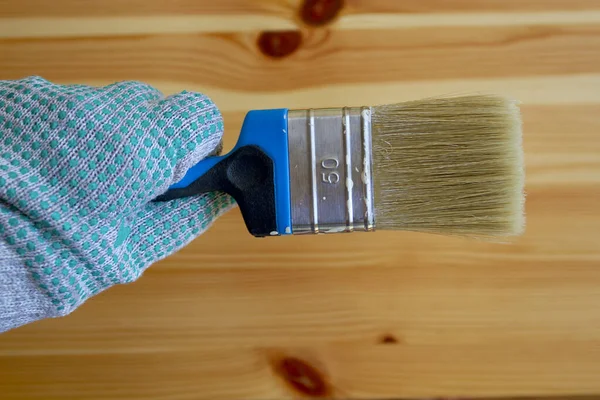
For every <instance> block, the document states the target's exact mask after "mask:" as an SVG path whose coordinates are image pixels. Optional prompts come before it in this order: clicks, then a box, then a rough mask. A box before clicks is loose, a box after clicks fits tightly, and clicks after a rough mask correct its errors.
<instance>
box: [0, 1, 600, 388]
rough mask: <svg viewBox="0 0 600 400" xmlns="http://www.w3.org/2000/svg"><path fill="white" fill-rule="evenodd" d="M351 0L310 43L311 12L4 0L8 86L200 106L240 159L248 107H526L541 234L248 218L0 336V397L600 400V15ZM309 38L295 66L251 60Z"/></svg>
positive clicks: (235, 215)
mask: <svg viewBox="0 0 600 400" xmlns="http://www.w3.org/2000/svg"><path fill="white" fill-rule="evenodd" d="M346 3H347V4H346V7H345V8H344V10H343V11H342V15H341V17H340V18H339V19H338V20H336V21H335V23H334V25H332V26H328V27H326V28H321V29H309V28H306V27H303V26H302V24H301V23H300V22H299V21H298V19H297V8H298V6H299V4H300V1H296V0H263V1H243V0H224V1H204V0H194V1H189V0H179V1H161V0H145V1H139V0H129V1H121V0H108V1H99V0H97V1H96V0H95V1H86V2H82V1H78V0H57V1H55V2H46V1H40V0H26V1H16V0H0V79H15V78H19V77H22V76H25V75H32V74H36V75H41V76H44V77H46V78H48V79H51V80H53V81H56V82H62V83H74V82H77V83H88V84H94V85H104V84H108V83H111V82H113V81H116V80H124V79H136V80H144V81H147V82H148V83H151V84H154V85H156V86H157V87H158V88H159V89H161V90H162V91H163V92H164V93H166V94H170V93H174V92H177V91H180V90H183V89H187V90H198V91H202V92H205V93H207V94H208V95H209V96H211V97H212V98H213V99H214V100H215V101H216V102H217V104H218V105H219V107H220V109H221V110H222V111H223V113H224V119H225V125H226V137H225V147H227V148H231V147H232V146H233V144H234V143H235V139H236V137H237V133H238V132H239V128H240V126H241V124H242V119H243V116H244V114H245V111H246V110H248V109H253V108H268V107H280V106H288V107H310V106H314V107H324V106H340V105H360V104H376V103H385V102H393V101H403V100H409V99H411V98H417V97H426V96H432V95H439V94H448V93H464V92H474V91H490V92H499V93H503V94H508V95H512V96H514V97H517V98H519V99H521V100H522V101H523V107H522V111H523V118H524V132H525V138H524V140H525V151H526V162H527V191H528V197H527V218H528V220H527V221H528V226H527V232H526V234H525V235H524V236H523V237H522V238H520V239H518V240H517V241H516V242H515V243H512V244H507V245H497V244H488V243H480V242H472V241H467V240H461V239H456V238H445V237H438V236H429V235H424V234H409V233H398V232H376V233H372V234H352V235H332V236H325V237H293V238H277V239H265V240H257V239H254V238H252V237H250V236H249V235H248V234H247V232H246V230H245V228H244V225H243V222H242V221H241V217H240V215H239V212H238V211H237V210H234V211H232V212H230V213H229V214H227V215H226V216H224V217H223V218H221V219H220V220H219V221H218V222H217V223H215V225H214V226H213V227H212V228H211V229H210V231H209V232H208V233H206V234H205V235H203V236H202V237H201V238H199V239H197V240H196V241H194V242H193V243H192V244H190V245H189V246H188V247H187V248H185V249H184V250H182V251H180V252H179V253H177V254H175V255H173V256H171V257H169V258H168V259H167V260H164V261H163V262H160V263H158V264H157V265H155V266H153V267H152V268H150V269H149V270H148V271H147V272H146V273H145V274H144V276H143V277H142V278H141V279H140V280H139V281H138V282H136V283H134V284H131V285H126V286H119V287H115V288H112V289H110V290H108V291H107V292H105V293H102V294H100V295H99V296H97V297H96V298H94V299H92V300H90V301H89V302H88V303H86V304H85V305H84V306H82V307H81V308H80V309H79V310H77V311H76V312H74V313H73V314H72V315H71V316H69V317H66V318H62V319H57V320H47V321H41V322H38V323H35V324H32V325H29V326H25V327H23V328H20V329H17V330H15V331H12V332H8V333H7V334H4V335H2V336H0V398H2V399H44V400H47V399H61V400H62V399H71V398H72V399H161V400H162V399H251V400H254V399H256V400H265V399H284V398H285V399H287V398H289V399H292V398H298V397H301V396H303V393H302V392H301V391H298V385H300V386H301V385H305V384H306V382H305V381H306V380H308V383H309V384H310V385H312V386H311V387H312V389H314V391H313V392H312V393H313V397H319V396H321V397H326V398H344V399H374V398H407V397H443V396H466V397H487V396H489V397H498V396H525V395H528V396H548V395H564V396H570V395H593V394H600V380H599V379H598V376H600V209H599V208H598V198H600V137H599V136H598V135H599V132H600V119H599V118H598V115H600V3H599V2H597V1H595V0H573V1H568V0H549V1H541V0H523V1H516V0H505V1H499V0H489V1H476V0H455V1H441V0H440V1H438V0H435V1H427V2H424V1H413V0H407V1H402V2H398V1H393V0H374V1H366V0H348V1H347V2H346ZM205 22H206V23H205ZM299 26H300V27H301V28H299V29H301V30H302V32H303V35H304V43H303V45H302V46H301V48H300V49H299V50H298V51H297V52H296V53H294V54H292V55H291V56H289V57H286V58H284V59H281V60H273V59H270V58H268V57H265V56H264V55H262V54H261V53H260V51H258V49H257V48H256V38H257V36H258V34H259V32H260V31H261V30H265V29H284V28H285V29H293V28H296V27H299ZM282 360H284V361H285V360H287V361H290V360H291V361H294V362H298V360H300V361H302V362H304V363H305V364H306V365H308V366H310V367H311V368H312V369H313V370H314V376H313V375H311V374H308V375H304V376H302V377H301V379H300V378H298V377H297V376H296V377H295V378H294V376H293V375H294V371H292V372H290V371H288V372H290V374H291V375H290V374H288V375H285V374H283V372H282V371H283V370H282V368H281V365H282V364H281V362H282ZM291 361H290V362H291ZM298 368H300V369H298ZM302 368H305V367H300V366H298V365H296V370H295V372H296V373H297V372H298V371H299V370H302V371H304V372H306V371H309V370H307V369H302ZM310 377H312V378H311V379H313V381H311V379H309V378H310ZM315 379H316V381H314V380H315ZM299 382H300V383H299ZM315 388H322V389H323V390H322V391H318V390H316V389H315ZM304 394H306V392H304Z"/></svg>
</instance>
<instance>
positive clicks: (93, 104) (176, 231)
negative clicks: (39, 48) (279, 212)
mask: <svg viewBox="0 0 600 400" xmlns="http://www.w3.org/2000/svg"><path fill="white" fill-rule="evenodd" d="M222 131H223V124H222V120H221V116H220V114H219V111H218V110H217V108H216V107H215V105H214V104H213V103H212V102H211V101H210V99H208V98H207V97H205V96H203V95H201V94H198V93H186V92H183V93H181V94H177V95H174V96H171V97H168V98H164V97H163V96H162V94H161V93H160V92H158V91H157V90H156V89H154V88H152V87H150V86H148V85H145V84H142V83H138V82H121V83H116V84H113V85H110V86H106V87H103V88H94V87H89V86H82V85H73V86H58V85H54V84H51V83H49V82H47V81H45V80H43V79H41V78H38V77H33V78H27V79H24V80H20V81H3V82H0V331H5V330H8V329H11V328H13V327H15V326H19V325H22V324H25V323H28V322H31V321H34V320H37V319H40V318H46V317H56V316H62V315H66V314H68V313H70V312H71V311H73V310H74V309H75V308H77V307H78V306H79V305H80V304H82V303H83V302H84V301H85V300H86V299H88V298H89V297H91V296H93V295H95V294H97V293H99V292H101V291H103V290H105V289H106V288H108V287H110V286H112V285H115V284H119V283H127V282H131V281H133V280H135V279H137V278H138V277H139V276H140V275H141V274H142V272H143V271H144V270H145V269H146V268H147V267H148V266H149V265H151V264H152V263H154V262H156V261H158V260H160V259H162V258H164V257H166V256H168V255H170V254H172V253H174V252H176V251H177V250H178V249H180V248H181V247H183V246H185V245H186V244H187V243H188V242H190V241H191V240H192V239H193V238H195V237H196V236H197V235H199V234H200V233H202V232H203V231H204V230H206V229H207V227H208V226H209V225H210V224H211V222H212V221H213V220H214V219H215V218H217V217H218V216H219V215H221V214H222V213H223V212H224V211H225V210H227V209H229V207H230V206H231V205H232V203H233V202H232V200H231V199H230V198H229V197H228V196H226V195H224V194H218V193H214V194H207V195H203V196H197V197H192V198H187V199H183V200H173V201H169V202H165V203H154V202H152V200H153V199H154V198H156V196H157V195H159V194H161V193H164V192H165V191H166V190H167V188H168V187H169V186H170V185H171V184H172V183H175V182H177V181H178V180H180V179H181V178H182V177H183V175H184V174H185V172H186V171H187V169H188V168H189V167H191V166H192V165H194V164H195V163H197V162H198V161H200V160H201V159H203V158H204V157H206V156H208V155H210V154H211V153H213V152H215V149H217V148H218V147H219V144H220V142H221V136H222Z"/></svg>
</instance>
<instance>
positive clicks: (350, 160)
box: [288, 107, 375, 234]
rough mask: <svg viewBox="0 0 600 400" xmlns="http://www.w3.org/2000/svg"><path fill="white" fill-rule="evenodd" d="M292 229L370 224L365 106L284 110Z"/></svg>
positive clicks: (344, 228) (318, 229)
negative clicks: (286, 128)
mask: <svg viewBox="0 0 600 400" xmlns="http://www.w3.org/2000/svg"><path fill="white" fill-rule="evenodd" d="M288 145H289V162H290V191H291V203H292V204H291V205H292V209H291V217H292V232H293V233H294V234H307V233H336V232H353V231H372V230H373V229H374V228H375V216H374V211H373V208H374V204H373V203H374V202H373V183H372V174H371V171H372V158H371V108H369V107H361V108H329V109H314V110H313V109H310V110H290V111H289V112H288Z"/></svg>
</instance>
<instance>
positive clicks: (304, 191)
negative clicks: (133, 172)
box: [157, 95, 524, 239]
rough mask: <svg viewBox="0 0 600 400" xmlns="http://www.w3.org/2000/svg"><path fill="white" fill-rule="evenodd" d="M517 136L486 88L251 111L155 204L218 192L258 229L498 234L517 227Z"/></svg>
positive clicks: (517, 126) (515, 123)
mask: <svg viewBox="0 0 600 400" xmlns="http://www.w3.org/2000/svg"><path fill="white" fill-rule="evenodd" d="M521 136H522V134H521V118H520V110H519V107H518V105H517V102H516V101H513V100H510V99H507V98H504V97H500V96H493V95H468V96H457V97H445V98H429V99H423V100H417V101H410V102H405V103H398V104H390V105H382V106H374V107H356V108H354V107H353V108H347V107H345V108H329V109H307V110H288V109H277V110H256V111H251V112H249V113H248V114H247V115H246V118H245V120H244V124H243V127H242V131H241V135H240V138H239V141H238V143H237V145H236V146H235V148H234V149H233V150H232V151H231V152H230V153H229V154H227V155H225V156H220V157H210V158H208V159H205V160H203V161H202V162H200V163H198V164H197V165H195V166H194V167H192V168H191V169H190V170H189V171H188V172H187V174H186V175H185V177H184V178H183V179H182V180H181V181H180V182H178V183H176V184H174V185H172V186H171V187H170V188H169V190H168V191H167V192H166V193H165V194H163V195H161V196H160V197H159V198H158V199H157V200H158V201H168V200H171V199H175V198H180V197H187V196H193V195H197V194H199V193H205V192H209V191H224V192H226V193H229V194H230V195H231V196H233V198H234V199H235V200H236V201H237V203H238V205H239V207H240V209H241V212H242V215H243V217H244V220H245V222H246V226H247V228H248V230H249V231H250V233H251V234H253V235H255V236H259V237H263V236H278V235H289V234H311V233H312V234H315V233H337V232H353V231H373V230H375V229H392V230H409V231H421V232H430V233H438V234H446V235H460V236H468V237H477V238H483V239H496V238H505V237H510V236H516V235H519V234H521V233H522V232H523V228H524V192H523V189H524V167H523V151H522V138H521Z"/></svg>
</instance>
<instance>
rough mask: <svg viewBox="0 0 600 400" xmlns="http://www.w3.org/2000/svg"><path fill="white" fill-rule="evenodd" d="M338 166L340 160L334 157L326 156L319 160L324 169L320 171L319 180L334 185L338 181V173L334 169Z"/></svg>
mask: <svg viewBox="0 0 600 400" xmlns="http://www.w3.org/2000/svg"><path fill="white" fill-rule="evenodd" d="M339 166H340V162H339V161H338V160H337V159H335V158H326V159H324V160H323V161H321V167H322V168H323V169H325V171H323V172H321V180H322V181H323V182H324V183H330V184H332V185H335V184H336V183H338V182H339V181H340V174H339V173H338V172H337V171H336V168H337V167H339Z"/></svg>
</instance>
